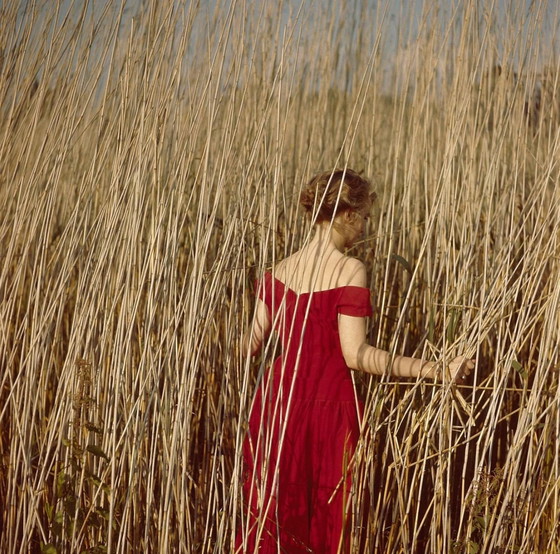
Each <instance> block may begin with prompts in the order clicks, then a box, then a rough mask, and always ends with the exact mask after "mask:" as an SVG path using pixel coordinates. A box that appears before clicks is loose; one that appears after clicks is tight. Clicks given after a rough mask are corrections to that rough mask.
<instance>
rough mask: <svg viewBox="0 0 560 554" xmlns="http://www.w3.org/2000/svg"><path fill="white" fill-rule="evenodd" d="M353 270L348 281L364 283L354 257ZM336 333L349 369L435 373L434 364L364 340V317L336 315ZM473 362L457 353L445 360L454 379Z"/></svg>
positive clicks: (363, 272) (362, 270) (360, 266)
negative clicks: (455, 355)
mask: <svg viewBox="0 0 560 554" xmlns="http://www.w3.org/2000/svg"><path fill="white" fill-rule="evenodd" d="M352 264H353V271H352V273H351V276H350V282H349V284H350V285H355V286H358V287H365V286H366V268H365V265H364V264H363V263H362V262H360V261H358V260H352ZM338 333H339V336H340V346H341V348H342V355H343V356H344V360H345V361H346V365H347V366H348V367H350V368H352V369H358V370H361V371H365V372H366V373H375V374H377V375H385V374H390V375H395V376H396V377H413V378H416V377H428V378H434V377H436V376H437V375H436V364H435V363H434V362H429V361H426V360H419V359H418V358H409V357H407V356H391V354H389V352H386V351H385V350H381V349H380V348H375V347H374V346H371V345H370V344H368V343H367V342H366V320H365V318H364V317H354V316H349V315H344V314H339V316H338ZM473 368H474V362H473V361H472V360H469V359H468V358H465V357H464V356H458V357H457V358H455V359H454V360H453V361H452V362H451V363H450V364H449V371H450V373H451V378H452V379H453V380H454V381H456V380H458V379H461V378H462V377H464V376H466V375H469V374H470V372H471V370H472V369H473Z"/></svg>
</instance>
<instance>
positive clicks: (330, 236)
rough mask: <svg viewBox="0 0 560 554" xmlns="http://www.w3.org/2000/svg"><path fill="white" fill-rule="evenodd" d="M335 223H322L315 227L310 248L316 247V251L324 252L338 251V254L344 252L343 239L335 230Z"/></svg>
mask: <svg viewBox="0 0 560 554" xmlns="http://www.w3.org/2000/svg"><path fill="white" fill-rule="evenodd" d="M337 227H338V226H337V223H336V221H335V222H333V223H332V225H331V222H330V221H322V222H321V223H317V224H316V225H315V235H314V236H313V239H312V240H311V243H310V246H312V247H313V246H314V247H317V248H318V249H321V250H324V251H325V252H327V251H328V250H332V249H335V250H338V251H339V252H342V253H343V252H344V248H345V238H344V236H343V235H342V233H340V232H339V231H338V229H337Z"/></svg>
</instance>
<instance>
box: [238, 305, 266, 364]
mask: <svg viewBox="0 0 560 554" xmlns="http://www.w3.org/2000/svg"><path fill="white" fill-rule="evenodd" d="M269 331H270V317H269V315H268V308H267V307H266V304H265V303H264V302H263V301H262V300H260V299H258V300H257V305H256V306H255V316H254V317H253V323H252V325H251V326H250V327H249V329H247V331H246V332H245V335H244V336H243V341H242V343H241V344H242V349H243V356H247V354H251V356H254V355H255V354H256V353H257V352H258V351H259V349H260V347H261V345H262V343H263V340H264V339H265V338H266V336H267V335H268V332H269Z"/></svg>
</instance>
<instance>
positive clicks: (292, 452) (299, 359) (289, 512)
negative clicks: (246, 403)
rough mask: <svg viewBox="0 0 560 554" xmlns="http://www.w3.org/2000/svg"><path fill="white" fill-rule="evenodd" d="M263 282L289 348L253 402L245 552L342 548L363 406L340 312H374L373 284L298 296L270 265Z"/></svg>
mask: <svg viewBox="0 0 560 554" xmlns="http://www.w3.org/2000/svg"><path fill="white" fill-rule="evenodd" d="M258 290H259V298H261V300H263V301H264V303H265V304H266V306H267V308H268V312H269V316H270V319H271V321H272V325H273V328H274V329H275V330H276V331H277V333H278V335H279V338H280V342H281V346H282V355H281V356H280V357H278V358H277V359H276V360H275V361H274V363H273V365H272V366H271V367H270V368H269V370H268V371H267V373H266V374H265V376H264V378H263V380H262V382H261V384H260V386H259V388H258V390H257V393H256V395H255V399H254V402H253V406H252V409H251V415H250V419H249V432H248V434H247V437H246V439H245V442H244V445H243V454H244V459H245V471H246V473H245V483H244V498H245V507H246V511H245V517H244V520H243V531H242V532H241V533H240V534H239V535H238V542H237V546H238V551H239V550H242V551H244V552H251V553H252V552H260V553H268V552H270V553H273V552H274V553H277V552H287V553H290V554H292V553H294V554H295V553H299V552H302V553H303V552H305V553H309V552H314V553H321V554H323V553H331V552H332V553H335V552H339V545H343V546H342V547H341V548H340V551H345V550H346V546H347V541H346V539H345V538H343V530H344V529H345V519H347V518H346V516H347V509H346V508H345V505H347V504H348V498H349V495H348V492H349V485H350V479H349V471H348V464H349V462H350V460H351V457H352V454H353V452H354V448H355V446H356V441H357V439H358V434H359V423H358V411H359V405H358V402H357V399H356V394H355V390H354V385H353V382H352V378H351V375H350V369H349V368H348V367H347V365H346V363H345V361H344V358H343V356H342V351H341V348H340V339H339V336H338V314H346V315H351V316H360V317H365V316H369V315H370V314H371V304H370V298H369V290H368V289H366V288H363V287H354V286H345V287H338V288H335V289H328V290H323V291H318V292H313V293H301V294H297V293H296V292H294V291H292V290H291V289H289V288H288V287H286V286H285V285H284V284H283V283H282V282H281V281H279V280H277V279H275V278H274V277H272V275H271V274H270V273H268V272H267V273H265V275H264V279H263V280H262V282H261V283H260V284H259V287H258ZM242 536H243V537H245V541H244V543H243V545H244V547H243V548H242V543H241V537H242Z"/></svg>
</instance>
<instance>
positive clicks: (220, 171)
mask: <svg viewBox="0 0 560 554" xmlns="http://www.w3.org/2000/svg"><path fill="white" fill-rule="evenodd" d="M481 4H482V5H481ZM511 4H512V6H513V7H510V8H508V10H507V17H505V18H502V15H503V13H502V12H501V11H500V10H501V8H500V7H499V6H497V5H495V3H493V2H482V3H480V2H475V1H474V0H473V1H467V2H458V3H448V2H441V3H438V2H435V1H434V2H425V3H424V4H423V9H422V11H421V12H420V11H418V10H417V9H416V8H415V7H414V6H416V4H415V3H411V4H410V5H409V4H408V3H405V2H403V3H402V5H399V7H398V8H396V9H395V8H394V4H393V5H392V4H391V3H390V2H389V3H387V4H384V3H375V2H374V3H371V2H367V1H365V0H364V1H361V0H348V1H346V2H342V3H340V4H339V5H338V7H337V8H334V7H333V9H332V10H328V11H325V10H323V9H322V8H321V6H322V3H321V2H312V1H310V0H309V1H308V0H304V1H302V2H296V1H293V2H289V3H286V4H285V5H284V4H282V3H278V4H277V3H266V2H265V3H258V2H249V1H244V0H231V1H228V2H225V1H224V2H220V1H217V2H214V3H208V5H205V3H204V2H186V3H184V2H180V1H173V0H165V1H161V0H159V1H157V2H156V1H151V2H138V3H134V2H125V1H122V2H121V1H117V0H115V1H111V0H107V2H104V3H97V2H84V3H74V2H42V3H41V2H25V3H19V2H16V1H12V2H9V1H8V2H5V3H4V4H2V7H0V12H1V17H0V168H1V170H0V253H1V256H0V506H2V510H1V516H0V525H1V528H0V534H1V535H0V550H1V551H2V552H5V553H17V552H26V551H30V552H45V553H51V552H228V551H230V550H231V548H232V545H233V543H234V539H235V534H236V530H237V529H239V526H240V521H241V520H242V517H243V515H242V512H243V510H242V499H241V489H240V480H241V474H242V467H241V459H240V454H241V449H240V444H241V440H242V438H243V434H244V432H245V425H246V420H247V414H248V409H249V405H250V401H251V396H252V392H253V391H254V388H255V383H256V380H257V378H258V375H259V373H260V372H261V371H262V369H263V367H265V366H266V364H267V363H268V362H269V361H270V352H264V353H263V356H262V359H260V360H259V361H257V362H254V361H253V362H252V361H250V360H247V359H245V358H244V357H243V356H242V355H241V353H240V348H239V341H240V337H241V335H242V333H243V331H244V330H245V328H246V326H247V324H248V322H249V321H250V317H251V313H252V302H253V300H252V283H253V280H254V278H255V277H258V275H259V274H260V272H261V271H262V269H263V268H264V267H268V266H270V265H271V264H273V263H274V260H275V259H276V258H278V257H282V256H284V255H285V254H286V253H289V252H291V251H292V250H293V249H295V248H296V247H297V246H298V245H299V244H301V243H302V242H303V241H304V240H305V238H306V236H307V232H308V229H307V227H306V225H305V224H304V223H303V219H302V217H301V213H300V212H299V210H298V207H297V201H296V200H297V196H298V192H299V189H300V187H301V185H302V183H303V182H305V180H306V179H307V178H308V177H309V176H310V175H311V174H313V173H314V172H316V171H317V170H323V169H326V168H329V167H334V166H336V165H346V164H347V165H349V166H351V167H354V168H356V169H358V170H360V171H363V172H364V174H365V175H367V176H368V177H370V178H372V180H373V181H374V183H375V187H376V190H377V193H378V196H379V200H378V205H377V211H376V214H375V217H373V218H372V223H371V228H370V229H369V230H368V233H367V236H366V237H365V239H364V241H363V242H362V243H361V244H360V245H359V246H358V247H357V248H356V251H355V252H354V254H355V255H357V256H360V257H362V259H364V260H365V261H366V263H367V264H368V267H369V271H370V285H371V290H372V299H373V304H374V313H375V315H374V317H373V318H372V321H371V327H370V338H371V341H372V343H373V344H376V345H378V346H380V347H382V348H385V349H389V350H391V351H393V352H395V353H406V354H410V355H412V354H415V353H416V354H419V352H420V351H424V352H425V353H426V354H429V355H430V356H431V357H433V358H434V359H437V360H441V361H442V362H444V361H445V360H446V359H449V358H450V357H451V356H453V355H455V354H456V353H458V352H465V353H466V354H468V355H472V356H473V357H475V358H476V361H477V366H476V372H475V375H474V377H473V379H472V380H471V382H469V383H467V384H466V385H465V386H462V387H457V388H451V387H449V386H448V385H434V384H433V383H429V382H421V381H419V382H406V381H399V382H397V381H394V380H392V379H390V378H374V377H369V376H362V375H356V384H357V387H358V388H359V389H360V391H361V392H362V393H363V395H364V397H365V399H366V405H367V413H366V421H365V423H364V431H363V437H362V441H361V443H360V446H359V449H358V454H357V463H356V479H355V481H354V482H355V483H356V491H366V490H367V491H369V496H370V504H371V505H370V507H369V511H368V513H367V518H366V519H365V525H366V531H367V533H366V535H367V545H366V546H367V549H368V551H371V552H374V551H375V552H438V553H439V552H469V553H481V552H492V553H498V552H524V553H528V552H548V553H553V552H557V551H558V546H557V545H558V544H559V539H560V537H559V534H560V533H559V528H558V521H559V520H560V513H559V512H560V507H559V503H560V494H559V491H560V489H559V479H560V466H559V464H560V456H559V452H558V448H559V446H558V433H559V431H560V411H559V401H560V393H559V389H558V382H559V376H560V374H559V370H560V363H559V344H560V335H559V333H560V331H559V330H560V279H559V278H558V275H559V274H558V270H559V254H560V244H559V242H560V235H559V228H560V208H559V206H560V197H559V192H558V191H559V189H558V173H559V168H558V161H559V153H560V152H559V144H560V143H559V137H560V135H559V129H560V127H559V123H560V119H559V115H558V114H559V109H558V108H559V106H560V103H559V102H560V98H559V86H558V85H559V83H558V79H559V72H558V69H557V68H558V59H557V58H553V57H551V58H550V59H548V60H544V62H543V60H542V58H541V56H540V53H542V52H543V51H545V50H547V49H548V50H550V52H553V51H554V48H553V47H554V42H553V41H554V40H555V35H554V33H550V32H549V30H550V29H555V28H556V26H557V24H558V17H559V15H560V14H559V13H558V11H557V8H555V3H554V2H540V3H532V4H531V6H530V7H529V8H527V7H526V5H525V4H526V3H525V2H521V1H520V2H513V3H511ZM333 6H334V3H333ZM395 10H396V11H395ZM395 20H398V21H399V22H400V23H399V25H396V24H395ZM520 29H521V31H520ZM543 64H546V65H543ZM498 65H499V66H500V69H497V68H498ZM272 349H273V345H271V347H270V349H269V350H270V351H271V350H272ZM356 506H357V507H359V503H358V502H357V503H356ZM357 520H358V519H357Z"/></svg>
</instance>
